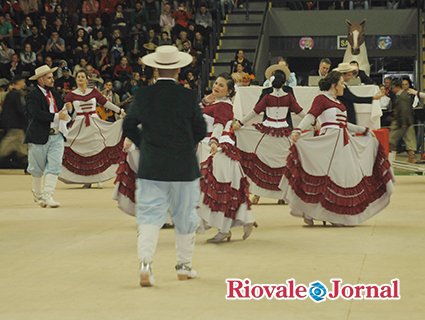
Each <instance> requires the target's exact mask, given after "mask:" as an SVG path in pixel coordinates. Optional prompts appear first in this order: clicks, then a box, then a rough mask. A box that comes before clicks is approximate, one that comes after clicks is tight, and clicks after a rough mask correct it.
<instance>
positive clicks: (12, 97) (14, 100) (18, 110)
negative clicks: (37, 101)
mask: <svg viewBox="0 0 425 320" xmlns="http://www.w3.org/2000/svg"><path fill="white" fill-rule="evenodd" d="M22 98H23V97H22V94H21V91H20V90H17V89H12V90H11V91H10V92H9V93H8V94H7V95H6V98H5V99H4V103H3V111H2V114H1V117H2V123H3V128H5V129H6V130H7V129H24V130H25V129H26V128H27V125H28V120H27V114H26V109H25V105H23V104H22V102H23V101H22Z"/></svg>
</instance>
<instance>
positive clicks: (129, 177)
mask: <svg viewBox="0 0 425 320" xmlns="http://www.w3.org/2000/svg"><path fill="white" fill-rule="evenodd" d="M116 173H117V177H116V179H115V181H114V184H117V183H119V184H120V185H119V187H118V191H119V193H121V194H122V195H124V196H126V197H128V198H130V200H131V202H133V203H136V197H135V192H136V179H137V177H136V173H135V172H134V171H133V170H131V168H130V165H129V164H128V162H127V161H123V162H121V163H120V165H119V167H118V169H117V172H116Z"/></svg>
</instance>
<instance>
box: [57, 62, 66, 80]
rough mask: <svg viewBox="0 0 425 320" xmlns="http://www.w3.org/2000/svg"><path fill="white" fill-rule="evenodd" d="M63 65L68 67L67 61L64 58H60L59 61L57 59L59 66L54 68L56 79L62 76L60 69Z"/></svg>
mask: <svg viewBox="0 0 425 320" xmlns="http://www.w3.org/2000/svg"><path fill="white" fill-rule="evenodd" d="M65 67H68V62H66V60H61V61H59V67H58V69H57V70H56V79H59V78H61V77H63V73H62V70H63V69H64V68H65Z"/></svg>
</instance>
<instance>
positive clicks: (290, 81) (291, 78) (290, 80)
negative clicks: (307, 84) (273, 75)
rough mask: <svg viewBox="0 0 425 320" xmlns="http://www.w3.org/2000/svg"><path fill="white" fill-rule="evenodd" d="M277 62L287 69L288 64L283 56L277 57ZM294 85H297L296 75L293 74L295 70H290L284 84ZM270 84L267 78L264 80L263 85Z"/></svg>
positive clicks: (269, 85)
mask: <svg viewBox="0 0 425 320" xmlns="http://www.w3.org/2000/svg"><path fill="white" fill-rule="evenodd" d="M277 64H280V65H283V66H285V67H287V68H288V69H289V65H288V63H287V62H286V60H285V59H284V58H279V59H278V61H277ZM296 85H297V76H296V75H295V72H291V73H290V75H289V78H288V80H286V83H285V86H288V87H295V86H296ZM271 86H272V84H271V83H270V81H269V79H267V80H266V81H264V83H263V87H271Z"/></svg>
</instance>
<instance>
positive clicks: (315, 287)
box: [309, 281, 328, 302]
mask: <svg viewBox="0 0 425 320" xmlns="http://www.w3.org/2000/svg"><path fill="white" fill-rule="evenodd" d="M327 292H328V290H327V289H326V287H325V286H324V285H323V283H321V282H320V281H316V282H314V283H310V289H309V293H310V298H311V299H313V301H315V302H321V301H324V300H326V293H327Z"/></svg>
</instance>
